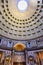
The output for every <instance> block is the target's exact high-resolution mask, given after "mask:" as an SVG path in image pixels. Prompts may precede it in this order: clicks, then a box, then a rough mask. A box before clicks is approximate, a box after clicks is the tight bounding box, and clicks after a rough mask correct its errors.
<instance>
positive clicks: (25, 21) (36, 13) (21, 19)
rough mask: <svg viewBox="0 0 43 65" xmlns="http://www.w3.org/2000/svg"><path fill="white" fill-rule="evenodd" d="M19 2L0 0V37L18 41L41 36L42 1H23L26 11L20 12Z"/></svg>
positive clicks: (42, 33) (42, 21) (42, 22)
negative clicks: (25, 4)
mask: <svg viewBox="0 0 43 65" xmlns="http://www.w3.org/2000/svg"><path fill="white" fill-rule="evenodd" d="M19 1H20V0H0V35H2V36H5V37H8V38H11V39H16V40H17V39H18V40H27V39H33V38H37V37H40V36H42V35H43V1H42V0H24V1H26V2H27V9H26V10H25V11H23V12H22V11H20V10H19V9H18V2H19Z"/></svg>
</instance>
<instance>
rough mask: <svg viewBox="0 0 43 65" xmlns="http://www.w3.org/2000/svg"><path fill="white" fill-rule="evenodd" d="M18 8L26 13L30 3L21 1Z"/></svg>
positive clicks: (24, 0)
mask: <svg viewBox="0 0 43 65" xmlns="http://www.w3.org/2000/svg"><path fill="white" fill-rule="evenodd" d="M17 7H18V10H19V11H21V12H24V11H26V10H27V7H28V2H27V1H26V0H19V1H18V4H17Z"/></svg>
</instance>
